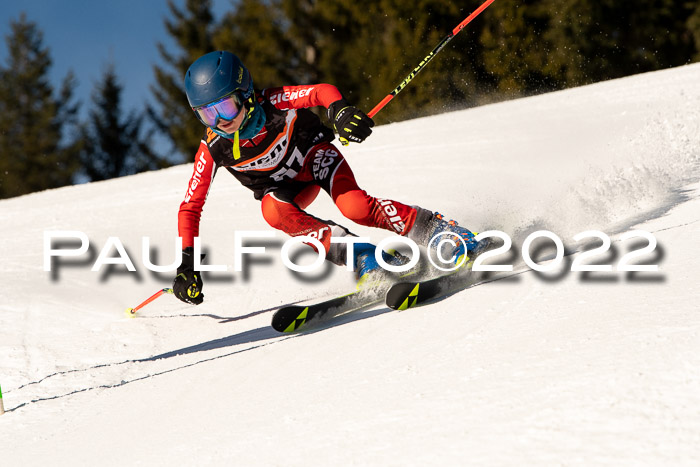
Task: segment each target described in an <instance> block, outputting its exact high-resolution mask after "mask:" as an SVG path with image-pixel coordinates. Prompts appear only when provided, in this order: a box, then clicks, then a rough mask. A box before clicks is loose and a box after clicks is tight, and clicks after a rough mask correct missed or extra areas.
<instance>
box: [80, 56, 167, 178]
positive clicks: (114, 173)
mask: <svg viewBox="0 0 700 467" xmlns="http://www.w3.org/2000/svg"><path fill="white" fill-rule="evenodd" d="M122 91H123V88H122V86H121V85H120V84H119V82H118V79H117V75H116V73H115V70H114V65H109V67H108V68H107V70H106V71H105V72H104V74H103V77H102V80H101V82H100V83H98V85H97V86H96V87H95V89H94V91H93V97H92V100H93V108H92V109H90V111H89V119H88V121H87V123H86V124H84V125H83V128H82V135H83V148H82V150H81V153H80V160H81V162H82V169H81V172H82V173H83V175H85V176H86V177H87V178H88V179H90V180H91V181H95V180H107V179H110V178H115V177H121V176H124V175H131V174H135V173H139V172H144V171H146V170H152V169H156V168H161V167H164V166H166V165H167V164H166V163H165V161H164V160H162V159H160V158H159V157H158V156H156V155H155V154H154V152H153V151H151V149H150V147H149V145H148V144H147V142H146V141H145V140H144V139H143V138H142V137H141V130H142V122H143V118H142V117H140V116H137V115H136V114H135V112H134V111H132V112H131V113H130V114H129V115H127V116H123V113H124V112H123V109H122Z"/></svg>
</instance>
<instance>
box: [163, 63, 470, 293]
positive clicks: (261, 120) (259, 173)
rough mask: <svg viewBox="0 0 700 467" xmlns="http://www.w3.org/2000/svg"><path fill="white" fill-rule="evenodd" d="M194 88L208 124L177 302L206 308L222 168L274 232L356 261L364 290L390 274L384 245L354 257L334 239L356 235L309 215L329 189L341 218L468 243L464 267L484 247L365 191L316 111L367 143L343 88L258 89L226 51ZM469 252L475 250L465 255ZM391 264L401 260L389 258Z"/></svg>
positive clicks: (191, 193)
mask: <svg viewBox="0 0 700 467" xmlns="http://www.w3.org/2000/svg"><path fill="white" fill-rule="evenodd" d="M185 91H186V94H187V99H188V101H189V104H190V106H191V107H192V110H193V111H194V113H195V115H196V116H197V118H198V119H199V120H200V121H201V122H202V123H203V124H204V125H205V126H206V134H205V135H204V138H203V139H202V141H201V143H200V145H199V149H198V151H197V155H196V157H195V162H194V172H193V174H192V178H191V179H190V182H189V185H188V188H187V193H186V195H185V199H184V201H183V202H182V204H181V205H180V211H179V214H178V232H179V235H180V237H182V241H183V260H182V264H181V265H180V267H179V268H178V270H177V277H176V278H175V280H174V283H173V290H174V293H175V296H176V297H177V298H179V299H180V300H182V301H184V302H187V303H191V304H195V305H198V304H200V303H202V301H203V299H204V295H203V294H202V286H203V283H202V278H201V274H200V273H199V272H198V271H195V270H194V258H193V244H194V238H195V237H197V236H198V235H199V221H200V216H201V213H202V208H203V206H204V203H205V201H206V197H207V193H208V192H209V188H210V185H211V182H212V180H213V178H214V175H215V173H216V171H217V169H219V168H221V167H223V168H225V169H226V170H227V171H228V172H230V173H231V174H232V175H233V176H234V177H236V179H238V181H239V182H240V183H242V184H243V185H244V186H246V187H247V188H249V189H251V190H252V191H253V194H254V196H255V199H257V200H260V201H261V209H262V215H263V217H264V219H265V220H266V221H267V223H268V224H270V226H272V227H273V228H275V229H279V230H282V231H284V232H286V233H287V234H289V235H291V236H300V235H307V236H311V237H314V238H316V239H318V240H319V241H320V242H321V244H322V245H323V246H324V248H325V251H326V259H327V260H328V261H331V262H333V263H335V264H338V265H345V264H347V263H346V261H347V260H348V259H349V260H350V261H352V263H353V264H354V265H355V266H356V274H357V278H358V286H359V284H361V283H362V282H364V281H367V280H368V278H369V277H373V276H374V275H376V274H379V273H380V272H381V271H382V269H381V267H380V265H379V264H378V263H377V260H376V258H375V249H374V245H371V244H368V243H357V244H355V245H354V248H352V250H353V252H352V256H351V257H350V258H348V257H347V256H348V250H349V248H348V247H347V245H346V244H345V243H331V237H342V236H347V235H352V234H351V233H350V232H349V231H348V230H347V229H345V228H344V227H342V226H341V225H338V224H336V223H334V222H331V221H327V220H321V219H318V218H316V217H314V216H312V215H311V214H309V213H307V212H306V211H305V209H306V208H307V207H308V206H309V205H310V204H311V202H312V201H313V200H314V199H315V198H316V196H317V195H318V193H319V192H320V190H321V189H323V190H324V191H325V192H326V193H327V194H328V195H329V196H330V197H331V198H332V199H333V202H334V203H335V205H336V206H337V207H338V209H339V210H340V212H341V213H342V214H343V215H344V216H345V217H346V218H348V219H350V220H352V221H353V222H356V223H358V224H360V225H364V226H370V227H378V228H381V229H387V230H390V231H393V232H395V233H397V234H399V235H405V236H407V237H408V238H410V239H411V240H413V241H414V242H416V243H417V244H418V245H423V246H427V244H428V242H429V240H430V239H431V238H432V237H433V236H434V235H435V234H437V233H440V232H451V233H453V234H455V235H458V236H460V237H461V238H463V239H464V242H455V244H456V247H455V248H454V250H453V251H452V252H450V253H451V255H448V256H447V257H448V258H452V259H453V261H454V263H455V264H460V263H462V264H463V263H464V262H465V261H464V258H463V257H464V256H465V255H471V256H472V257H473V256H474V254H475V253H476V252H477V251H476V250H480V249H481V248H482V247H483V243H484V242H479V244H477V242H476V241H475V239H474V234H473V233H472V232H471V231H469V230H467V229H465V228H463V227H460V226H458V225H457V224H456V223H455V222H454V221H449V220H446V219H445V218H443V217H442V216H441V215H440V214H438V213H433V212H432V211H428V210H426V209H423V208H421V207H417V206H407V205H405V204H402V203H400V202H397V201H392V200H388V199H378V198H375V197H373V196H370V195H368V194H367V192H365V191H364V190H362V189H361V188H360V187H359V186H358V184H357V182H356V180H355V176H354V175H353V173H352V170H351V169H350V166H349V165H348V162H347V160H346V159H345V158H344V157H343V155H342V154H341V153H340V151H339V150H338V149H337V148H336V147H335V146H334V145H333V144H331V141H333V139H334V138H335V135H334V133H333V130H331V129H330V128H328V127H326V126H324V125H323V124H322V123H321V121H320V119H319V118H318V117H317V116H316V115H315V114H314V113H313V112H311V111H310V110H308V108H309V107H315V106H323V107H325V108H326V109H327V115H328V119H329V120H330V122H331V123H332V125H333V128H334V129H335V131H336V132H337V133H338V136H339V139H340V141H341V142H342V143H343V144H347V143H348V142H350V141H352V142H356V143H361V142H363V141H364V140H365V138H367V137H368V136H369V135H370V134H371V133H372V130H371V128H372V127H373V126H374V122H373V121H372V120H371V119H370V118H369V117H368V116H367V115H365V113H364V112H362V111H361V110H359V109H358V108H356V107H354V106H352V105H350V103H348V101H346V100H345V99H344V98H343V96H342V95H341V93H340V92H339V91H338V89H337V88H336V87H335V86H332V85H330V84H315V85H305V86H283V87H279V88H268V89H264V90H262V91H261V92H259V93H256V92H255V91H254V89H253V79H252V77H251V75H250V72H249V71H248V70H247V69H246V67H245V66H243V63H241V61H240V59H239V58H238V57H237V56H235V55H234V54H232V53H230V52H226V51H217V52H211V53H208V54H205V55H203V56H202V57H200V58H199V59H197V60H196V61H195V62H194V63H193V64H192V65H191V66H190V68H189V70H187V73H186V75H185ZM465 246H466V249H465ZM384 255H385V257H386V259H387V260H388V262H392V261H393V262H394V263H395V264H396V263H397V262H398V263H399V264H400V259H399V258H398V257H392V256H390V255H388V254H386V253H385V254H384Z"/></svg>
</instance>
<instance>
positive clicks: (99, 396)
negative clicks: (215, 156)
mask: <svg viewBox="0 0 700 467" xmlns="http://www.w3.org/2000/svg"><path fill="white" fill-rule="evenodd" d="M699 78H700V65H690V66H685V67H680V68H676V69H672V70H665V71H661V72H656V73H649V74H644V75H637V76H633V77H629V78H625V79H620V80H614V81H609V82H604V83H599V84H596V85H592V86H586V87H581V88H576V89H571V90H566V91H560V92H556V93H551V94H546V95H542V96H536V97H530V98H526V99H519V100H515V101H511V102H505V103H500V104H494V105H489V106H484V107H480V108H476V109H470V110H465V111H459V112H451V113H447V114H443V115H438V116H434V117H429V118H422V119H416V120H412V121H407V122H401V123H396V124H391V125H385V126H382V127H378V128H376V129H375V132H374V134H373V135H372V137H371V138H370V139H369V140H368V141H367V142H366V143H364V144H363V145H354V146H350V147H348V148H343V149H341V150H342V151H343V153H344V154H345V156H346V157H347V158H348V160H349V161H350V163H351V165H352V167H353V171H354V172H355V174H356V176H357V178H358V181H359V183H360V185H361V186H362V187H363V188H365V189H366V190H367V191H368V192H370V193H372V194H374V195H377V196H381V197H387V198H394V199H397V200H400V201H403V202H406V203H409V204H419V205H421V206H424V207H426V208H428V209H434V210H439V211H441V212H443V213H445V214H446V215H448V216H451V217H455V218H457V219H458V220H459V221H460V223H462V224H464V225H466V226H468V227H470V228H472V229H474V230H478V231H484V230H490V229H497V230H501V231H503V232H506V233H507V234H508V235H509V236H510V237H511V238H512V240H513V248H512V249H511V251H510V252H509V253H508V254H505V255H501V256H499V257H498V258H495V259H494V262H495V263H510V264H513V265H514V271H513V272H507V273H490V274H483V275H482V276H481V277H480V278H479V279H480V282H479V283H478V284H477V285H476V286H471V287H466V288H465V289H466V290H462V291H460V292H457V293H453V294H450V295H448V296H445V297H443V298H441V299H439V300H436V301H434V302H432V303H431V304H429V305H426V306H424V307H421V308H417V309H413V310H409V311H406V312H394V311H392V310H389V309H388V308H386V307H384V306H373V307H370V308H367V309H363V310H361V311H356V312H352V313H347V314H343V315H341V316H338V317H335V318H333V319H331V320H326V321H323V322H321V323H316V324H315V325H314V326H311V327H310V329H309V330H308V331H306V332H303V333H299V334H292V335H281V334H278V333H276V332H275V331H274V330H272V328H270V327H269V321H270V318H271V315H272V312H273V310H274V309H275V308H277V307H279V306H282V305H284V304H291V303H298V302H300V301H304V300H308V299H319V298H322V297H325V296H331V295H335V294H339V293H343V292H345V291H348V290H351V289H352V288H353V287H354V286H353V279H352V275H351V274H350V273H348V272H346V271H343V270H342V269H341V268H332V269H329V270H327V271H324V272H322V273H318V274H316V275H315V276H314V277H312V278H308V277H307V278H299V277H295V276H294V275H292V274H291V273H290V272H289V271H287V270H286V269H285V268H284V266H283V265H282V263H281V261H280V259H279V249H280V245H281V243H282V241H284V237H283V236H282V235H281V234H277V237H275V238H274V239H272V240H271V241H269V242H266V243H265V246H266V247H267V249H268V252H269V254H268V255H267V256H266V257H265V258H264V259H261V258H257V259H256V261H254V262H253V264H252V265H251V266H250V268H249V269H248V270H247V272H246V273H238V272H234V271H232V265H233V261H234V259H233V258H234V256H233V252H232V251H231V248H232V247H231V245H232V238H233V237H232V232H233V231H235V230H262V231H266V230H267V231H269V230H270V229H269V227H267V226H266V225H265V223H264V220H263V219H262V216H261V215H260V213H259V203H258V202H256V201H254V200H253V198H252V195H251V194H250V193H249V192H248V191H247V190H246V189H244V188H242V187H240V186H239V185H237V182H236V181H235V180H234V179H233V178H231V177H230V176H228V174H225V173H219V174H218V175H217V178H216V180H215V182H214V185H213V187H212V190H211V193H210V197H209V200H208V201H207V205H206V208H205V212H204V215H203V219H202V231H201V236H202V238H203V240H204V243H205V245H206V248H207V249H208V250H209V254H208V257H207V261H208V262H209V263H210V264H225V265H227V266H228V267H229V272H227V273H212V274H210V276H209V277H207V278H206V279H205V289H204V293H205V296H206V299H205V303H204V304H203V305H201V306H199V307H189V306H186V305H184V304H181V303H180V302H178V301H177V300H176V299H174V298H173V297H172V296H164V297H162V298H159V299H158V300H156V301H155V302H153V303H152V304H150V305H148V306H147V307H145V308H144V309H143V310H141V311H140V312H139V315H138V317H137V318H136V319H129V318H126V317H125V316H124V313H123V310H124V309H125V308H127V307H130V306H134V305H135V304H137V303H139V302H140V301H141V300H143V299H145V298H146V297H148V296H150V295H151V294H152V293H153V292H154V291H156V290H158V289H159V288H162V287H164V286H167V285H168V284H169V281H170V277H169V275H167V274H164V275H157V274H154V273H151V272H149V271H147V270H146V269H145V268H144V267H143V265H142V263H141V261H140V259H141V239H142V237H149V238H150V240H151V245H152V246H154V247H155V248H156V250H157V252H158V258H157V260H158V261H157V262H159V263H168V262H171V261H172V258H173V256H174V251H173V250H174V249H173V244H174V242H173V238H174V237H175V235H176V232H177V229H176V227H177V226H176V216H177V209H178V206H179V203H180V201H181V198H182V195H183V193H184V188H185V185H186V183H187V180H188V177H189V174H190V172H191V166H190V165H183V166H178V167H173V168H170V169H166V170H162V171H158V172H153V173H146V174H140V175H136V176H132V177H124V178H121V179H117V180H111V181H107V182H99V183H92V184H87V185H81V186H75V187H67V188H62V189H58V190H50V191H46V192H42V193H36V194H32V195H28V196H23V197H19V198H15V199H10V200H2V201H0V220H2V221H3V222H2V223H1V224H0V229H2V237H3V239H4V241H3V242H2V244H0V257H1V258H2V269H0V283H3V284H5V285H6V289H5V290H6V291H7V293H6V296H5V299H4V300H3V303H2V305H0V385H2V389H3V396H4V398H3V401H4V406H5V410H6V414H5V415H3V416H2V417H0V429H1V430H2V432H3V434H5V435H6V436H5V440H6V447H4V448H3V455H2V459H3V461H2V462H3V465H5V464H6V465H43V464H48V463H49V462H50V463H52V464H58V465H94V464H100V465H135V464H146V465H172V464H173V463H184V464H197V465H202V464H203V465H212V464H214V465H218V464H231V463H235V464H242V465H329V464H342V465H347V464H350V465H355V464H357V465H365V464H381V465H425V464H430V465H438V464H440V465H442V464H453V465H454V464H464V463H473V464H487V465H503V464H507V465H512V464H565V465H591V464H606V465H620V464H632V465H662V464H663V465H666V464H669V463H672V464H674V465H697V464H698V463H700V408H699V407H700V317H699V315H698V305H697V303H698V298H699V297H700V286H699V285H698V284H700V271H699V270H698V266H697V264H698V253H697V251H698V248H697V246H698V238H699V237H700V183H698V181H699V180H700V178H699V175H700V79H699ZM392 105H394V104H393V103H392ZM396 105H400V99H399V100H397V101H396ZM426 135H430V137H426ZM387 174H391V176H387ZM311 210H312V212H313V213H314V214H316V215H318V216H319V217H322V218H331V219H334V220H336V221H340V222H341V223H345V224H347V225H348V226H349V227H350V228H351V230H353V231H354V232H355V233H357V234H359V235H365V236H369V237H371V238H372V240H374V241H379V240H381V239H382V238H385V237H386V236H387V235H388V234H387V233H384V232H379V231H377V230H373V229H367V228H364V227H362V226H356V225H354V224H351V223H350V222H343V220H342V219H341V216H340V214H339V213H338V212H337V211H336V209H335V207H334V206H333V205H332V203H331V202H330V201H329V200H327V199H325V198H319V200H317V201H316V202H315V203H314V205H313V206H312V208H311ZM542 229H545V230H550V231H552V232H553V233H555V234H557V235H558V236H559V237H561V239H562V240H563V242H564V244H565V245H566V252H567V256H565V258H564V260H563V262H562V265H561V266H560V267H559V268H558V269H557V270H555V271H553V272H551V273H537V272H535V271H532V270H530V269H529V268H528V267H527V266H525V264H524V262H523V260H522V258H521V251H520V247H521V245H522V242H523V240H524V239H525V237H527V235H529V234H530V233H532V232H534V231H536V230H542ZM593 229H595V230H600V231H602V232H604V233H605V234H607V235H608V236H609V237H610V238H611V240H612V247H611V251H609V252H607V253H605V254H602V255H600V256H597V257H596V258H595V259H596V260H598V262H599V263H600V264H617V261H619V259H620V258H621V257H622V256H623V255H624V254H625V253H627V252H628V251H630V250H631V249H633V248H638V247H639V245H636V246H635V245H634V244H633V242H631V241H623V240H622V239H621V236H622V235H623V234H624V233H626V232H628V231H630V230H634V229H643V230H646V231H648V232H651V233H652V234H653V235H654V237H655V238H656V240H657V241H658V246H657V249H656V250H655V251H654V252H653V253H652V254H648V255H645V256H643V257H641V258H639V261H641V262H642V263H651V264H658V265H659V271H657V272H653V273H621V272H612V273H573V272H571V271H570V270H569V269H570V266H571V262H572V261H573V260H574V259H575V258H576V257H577V255H578V254H579V253H581V252H582V251H586V250H588V249H590V245H588V244H581V243H576V242H574V241H573V238H572V237H573V236H574V235H576V234H577V233H580V232H583V231H586V230H593ZM47 230H79V231H83V232H85V233H86V234H87V235H88V237H89V239H90V243H91V249H90V252H89V254H88V255H87V256H85V257H82V258H78V259H77V260H75V259H74V260H64V261H63V262H61V263H59V264H58V267H57V268H56V265H54V271H53V273H49V272H45V271H44V270H43V233H44V231H47ZM110 236H117V237H119V239H120V240H121V241H122V243H123V244H124V246H125V247H126V250H127V251H128V253H129V256H130V258H131V259H132V260H133V261H134V263H135V264H136V266H137V270H138V274H133V273H125V272H124V271H123V270H122V269H120V268H119V267H115V268H105V269H104V270H102V271H100V272H91V271H90V267H91V266H92V264H93V263H94V261H95V259H96V257H97V254H98V253H99V252H100V250H101V248H102V246H103V245H105V242H106V241H107V239H108V237H110ZM642 243H643V242H642ZM594 246H595V244H594ZM537 252H538V255H537V258H538V261H540V262H542V264H546V263H547V261H550V260H551V259H552V258H553V257H554V250H553V249H551V248H547V247H543V248H541V249H539V250H537ZM56 269H57V270H56Z"/></svg>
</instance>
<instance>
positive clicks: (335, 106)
mask: <svg viewBox="0 0 700 467" xmlns="http://www.w3.org/2000/svg"><path fill="white" fill-rule="evenodd" d="M328 120H330V121H331V122H333V129H334V130H335V131H336V132H337V133H338V139H340V142H341V143H342V145H343V146H347V145H348V144H349V143H350V141H353V142H355V143H361V142H363V141H364V140H365V139H366V138H367V137H368V136H369V135H371V134H372V129H371V128H372V127H373V126H374V121H372V119H371V118H369V117H368V116H367V115H366V114H365V113H364V112H363V111H361V110H360V109H358V108H357V107H354V106H352V105H350V103H348V101H346V100H345V99H340V100H337V101H335V102H333V103H332V104H331V105H330V106H329V107H328Z"/></svg>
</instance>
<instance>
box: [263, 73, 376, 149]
mask: <svg viewBox="0 0 700 467" xmlns="http://www.w3.org/2000/svg"><path fill="white" fill-rule="evenodd" d="M263 96H265V97H266V98H267V99H268V100H269V101H270V103H271V104H272V105H274V106H275V107H277V108H278V109H280V110H289V109H301V108H306V107H316V106H323V107H325V108H326V109H328V120H330V121H331V123H332V124H333V129H334V130H335V131H336V132H337V133H338V137H339V138H340V142H341V143H343V144H344V145H347V144H348V142H350V141H353V142H355V143H361V142H363V141H364V140H365V139H366V138H367V137H368V136H369V135H370V134H371V133H372V127H373V126H374V122H373V121H372V119H371V118H369V117H368V116H367V115H366V114H365V113H364V112H363V111H362V110H360V109H358V108H357V107H355V106H353V105H350V103H349V102H348V101H347V100H345V98H344V97H343V95H342V94H341V93H340V91H338V88H336V87H335V86H333V85H332V84H324V83H322V84H310V85H306V86H282V87H279V88H269V89H265V90H264V91H263Z"/></svg>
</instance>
